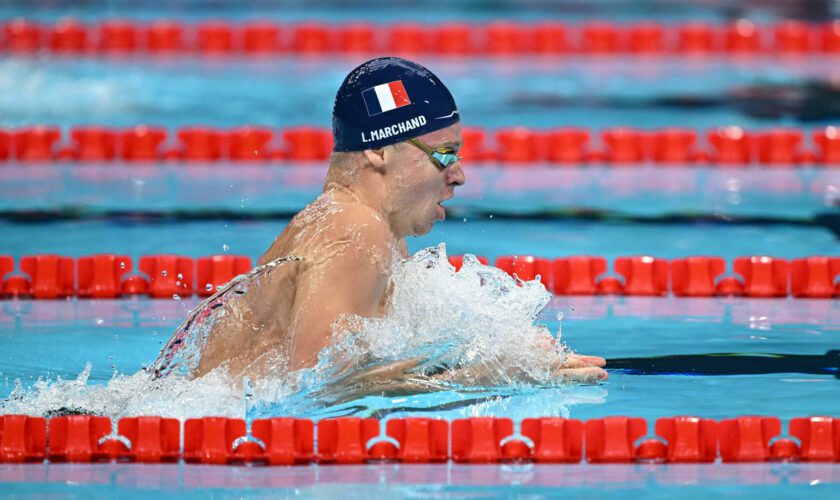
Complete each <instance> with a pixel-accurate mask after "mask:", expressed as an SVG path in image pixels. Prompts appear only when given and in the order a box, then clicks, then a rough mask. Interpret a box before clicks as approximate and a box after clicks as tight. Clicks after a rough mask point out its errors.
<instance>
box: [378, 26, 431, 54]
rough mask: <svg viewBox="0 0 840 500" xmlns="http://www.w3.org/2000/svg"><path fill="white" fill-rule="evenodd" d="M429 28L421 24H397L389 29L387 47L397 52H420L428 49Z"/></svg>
mask: <svg viewBox="0 0 840 500" xmlns="http://www.w3.org/2000/svg"><path fill="white" fill-rule="evenodd" d="M428 40H429V36H428V33H427V28H426V27H425V26H422V25H419V24H395V25H393V26H391V28H390V30H388V42H387V48H388V50H390V51H393V52H395V53H397V54H420V53H422V52H425V51H426V48H427V44H428Z"/></svg>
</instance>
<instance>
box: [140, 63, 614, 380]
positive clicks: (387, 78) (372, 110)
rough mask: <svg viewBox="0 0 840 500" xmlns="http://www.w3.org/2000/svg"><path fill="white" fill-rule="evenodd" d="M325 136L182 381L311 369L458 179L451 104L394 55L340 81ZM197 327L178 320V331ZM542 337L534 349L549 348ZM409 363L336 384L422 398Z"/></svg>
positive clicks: (591, 369)
mask: <svg viewBox="0 0 840 500" xmlns="http://www.w3.org/2000/svg"><path fill="white" fill-rule="evenodd" d="M333 138H334V149H333V153H332V156H331V158H330V165H329V170H328V172H327V177H326V180H325V183H324V188H323V192H322V193H321V195H320V196H319V197H318V198H317V199H316V200H315V201H313V202H312V203H310V204H309V205H308V206H307V207H305V208H304V209H303V210H302V211H301V212H300V213H298V214H297V215H296V216H295V217H294V218H292V220H291V222H290V223H289V224H288V226H287V227H286V228H285V229H284V230H283V231H282V233H281V234H280V235H279V236H278V237H277V239H276V240H275V241H274V243H273V244H272V245H271V247H270V248H269V249H268V250H267V251H266V252H265V254H264V255H263V256H262V257H261V258H260V259H259V264H260V265H268V266H272V269H271V272H270V273H267V274H265V275H264V276H263V278H264V279H263V280H262V281H261V282H260V283H259V284H258V286H256V287H252V288H249V289H248V291H247V293H244V294H242V295H241V296H240V297H238V298H237V300H236V301H235V304H236V305H235V307H233V306H231V305H230V304H233V303H234V302H229V303H227V304H222V303H221V302H220V303H219V304H217V305H211V307H212V308H215V307H217V306H218V307H224V308H228V309H229V310H228V311H225V314H224V315H222V317H221V318H220V319H219V320H218V321H216V322H215V323H214V324H213V326H212V331H211V332H210V333H209V334H208V335H207V336H206V340H205V341H204V344H203V345H202V346H201V355H200V359H199V360H198V362H197V363H196V365H195V367H194V369H192V373H191V374H190V375H191V376H195V377H199V376H202V375H205V374H207V373H209V372H211V371H213V370H216V369H217V368H225V369H227V370H228V372H229V374H230V375H232V376H234V377H241V376H243V375H247V376H249V377H251V378H262V377H267V376H277V375H278V374H279V375H282V374H283V373H290V372H293V371H296V370H301V369H304V368H310V367H313V366H314V365H315V364H316V362H317V360H318V353H319V352H321V350H322V349H324V348H325V347H326V346H328V345H329V344H330V342H331V339H332V332H335V331H352V329H353V328H354V318H356V321H357V320H358V318H359V317H363V318H364V317H368V318H370V317H382V316H383V315H384V314H385V313H386V306H387V303H388V299H389V297H390V292H391V283H390V273H391V267H392V263H393V262H394V260H395V259H405V258H408V257H409V254H408V250H407V247H406V241H405V239H406V238H407V237H409V236H416V235H422V234H426V233H428V232H429V231H430V230H431V229H432V226H433V224H434V223H435V222H436V221H438V220H443V219H444V218H445V211H444V207H443V204H444V203H446V201H447V200H449V199H451V198H452V197H453V196H454V195H455V188H456V187H458V186H462V185H463V184H464V183H465V182H466V178H465V176H464V171H463V169H462V167H461V162H460V157H459V156H458V149H459V148H460V147H461V144H462V139H461V123H460V116H459V114H458V109H457V107H456V106H455V101H454V99H453V98H452V95H451V94H450V93H449V91H448V90H447V89H446V87H445V86H444V85H443V83H442V82H441V81H440V80H439V79H438V78H437V77H436V76H435V75H434V74H432V73H431V72H430V71H429V70H428V69H426V68H424V67H423V66H420V65H419V64H416V63H414V62H411V61H407V60H405V59H401V58H395V57H387V58H379V59H374V60H371V61H368V62H366V63H364V64H362V65H361V66H359V67H358V68H356V69H354V70H353V71H352V72H351V73H350V74H349V75H348V76H347V77H346V78H345V80H344V82H343V83H342V85H341V87H340V89H339V90H338V94H337V95H336V98H335V104H334V108H333ZM208 309H209V308H208ZM194 316H195V314H194ZM199 320H200V318H198V319H195V318H192V317H191V318H188V320H187V321H185V326H183V328H182V329H181V331H186V329H188V328H189V327H190V324H191V322H192V321H199ZM545 336H546V339H545V344H546V345H545V348H546V349H551V348H553V344H554V340H553V338H552V337H551V336H550V335H549V334H548V333H546V334H545ZM182 341H183V338H182V337H179V333H178V332H176V335H175V336H174V337H173V339H172V340H170V342H169V344H168V345H167V347H166V348H165V349H164V351H163V353H162V354H161V358H160V359H159V360H158V362H157V363H156V364H155V366H154V370H155V374H156V376H160V375H162V374H164V373H166V372H167V370H168V366H167V363H168V361H169V360H170V359H171V358H172V353H173V352H174V351H175V350H177V349H178V344H179V343H180V342H182ZM417 363H418V361H414V360H406V361H404V362H400V363H394V364H392V365H389V366H385V367H382V366H380V367H377V368H376V369H374V370H370V371H368V372H364V373H355V374H354V375H353V377H352V378H353V380H352V381H348V382H349V383H357V382H358V381H359V379H360V378H362V379H366V380H368V381H370V382H372V383H373V384H374V385H375V386H376V387H378V388H380V389H382V391H380V392H386V390H388V389H390V388H394V387H397V386H399V387H401V388H402V389H403V390H408V391H409V392H410V391H411V390H423V387H426V385H424V384H425V383H424V382H423V381H418V380H416V379H412V380H411V381H407V380H406V378H405V377H404V376H403V375H404V374H405V373H406V372H407V371H409V370H410V369H411V368H412V367H413V366H416V365H417ZM604 363H605V362H604V360H603V359H602V358H599V357H595V356H579V355H573V354H570V355H568V356H565V357H563V358H561V357H560V355H558V360H557V364H556V370H555V372H556V376H557V380H558V381H567V382H589V383H591V382H597V381H600V380H603V379H605V378H606V376H607V375H606V372H605V371H604V370H603V369H602V368H601V367H602V366H604ZM481 373H482V367H481V366H470V367H455V368H452V369H446V370H443V372H441V373H438V374H436V375H435V377H436V380H439V381H447V382H449V381H457V380H459V379H463V378H468V379H469V380H470V381H473V382H475V381H480V380H481V379H482V377H481Z"/></svg>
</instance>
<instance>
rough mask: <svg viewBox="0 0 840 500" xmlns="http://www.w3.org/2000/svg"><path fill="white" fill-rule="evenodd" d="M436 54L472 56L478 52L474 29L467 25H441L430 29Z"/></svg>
mask: <svg viewBox="0 0 840 500" xmlns="http://www.w3.org/2000/svg"><path fill="white" fill-rule="evenodd" d="M429 31H430V32H431V34H430V36H431V40H432V44H433V47H434V50H435V52H437V53H438V54H447V55H471V54H474V53H475V52H476V45H475V41H474V39H473V34H474V29H473V28H472V27H471V26H469V25H467V24H458V23H450V24H440V25H437V26H433V27H431V28H429Z"/></svg>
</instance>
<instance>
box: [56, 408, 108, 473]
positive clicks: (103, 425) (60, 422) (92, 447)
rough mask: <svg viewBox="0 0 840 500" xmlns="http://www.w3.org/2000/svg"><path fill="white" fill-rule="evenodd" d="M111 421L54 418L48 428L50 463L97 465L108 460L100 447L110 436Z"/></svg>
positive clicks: (96, 418)
mask: <svg viewBox="0 0 840 500" xmlns="http://www.w3.org/2000/svg"><path fill="white" fill-rule="evenodd" d="M110 432H111V419H110V418H108V417H94V416H90V415H71V416H67V417H53V418H51V419H50V427H49V453H48V455H47V457H48V458H49V460H50V461H51V462H95V461H101V460H105V459H107V458H108V456H107V454H106V453H105V452H103V451H102V449H101V448H100V446H99V442H100V440H101V439H102V438H103V437H105V436H107V435H108V434H110Z"/></svg>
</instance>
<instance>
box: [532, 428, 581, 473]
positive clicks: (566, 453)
mask: <svg viewBox="0 0 840 500" xmlns="http://www.w3.org/2000/svg"><path fill="white" fill-rule="evenodd" d="M522 435H523V436H526V437H528V438H529V439H531V441H533V443H534V449H533V452H532V453H531V458H532V459H533V460H534V461H535V462H539V463H577V462H580V459H581V456H582V451H583V423H582V422H581V421H580V420H572V419H565V418H552V417H543V418H526V419H524V420H522Z"/></svg>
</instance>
